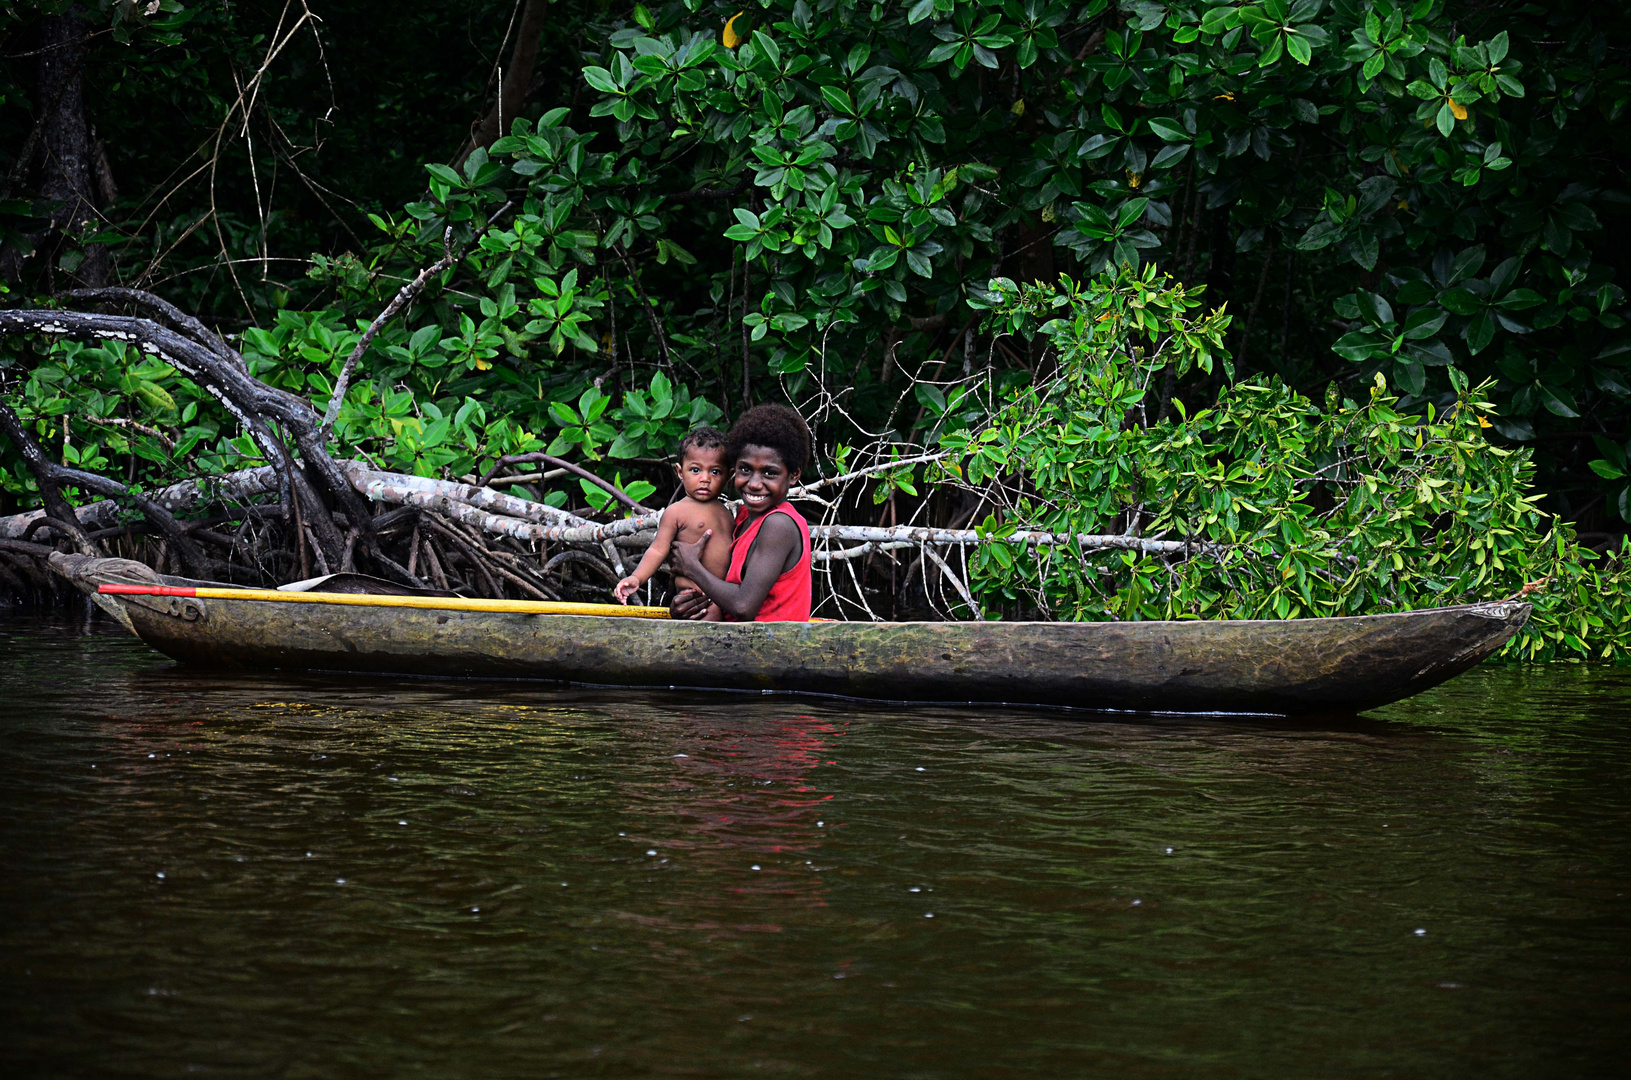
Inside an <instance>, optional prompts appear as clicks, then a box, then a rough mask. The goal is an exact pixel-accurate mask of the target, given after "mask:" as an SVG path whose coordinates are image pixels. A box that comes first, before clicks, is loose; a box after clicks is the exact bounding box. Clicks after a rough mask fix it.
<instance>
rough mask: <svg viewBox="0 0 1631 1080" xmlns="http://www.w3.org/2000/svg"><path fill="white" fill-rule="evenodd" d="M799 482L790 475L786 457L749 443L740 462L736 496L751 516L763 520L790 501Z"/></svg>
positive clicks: (791, 473)
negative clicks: (793, 487)
mask: <svg viewBox="0 0 1631 1080" xmlns="http://www.w3.org/2000/svg"><path fill="white" fill-rule="evenodd" d="M798 478H799V474H798V473H796V472H789V471H788V469H787V465H786V463H785V462H783V461H782V456H781V455H780V454H778V453H777V452H776V451H774V450H772V449H771V448H770V447H768V446H759V445H757V444H755V443H749V444H748V445H746V446H744V447H742V453H741V454H740V455H738V456H737V459H736V475H735V481H736V493H737V494H738V495H740V496H741V498H742V505H743V506H745V507H746V508H747V511H748V513H749V514H751V515H752V516H754V517H757V516H759V515H760V514H762V513H764V512H765V511H766V510H771V509H774V508H775V507H776V506H777V505H778V504H780V503H781V502H782V501H784V500H785V499H786V498H787V492H788V489H790V488H791V487H792V486H793V485H794V484H795V483H796V482H797V481H798Z"/></svg>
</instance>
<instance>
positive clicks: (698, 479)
mask: <svg viewBox="0 0 1631 1080" xmlns="http://www.w3.org/2000/svg"><path fill="white" fill-rule="evenodd" d="M675 469H676V471H678V472H679V474H680V483H681V484H684V485H685V495H686V498H689V499H695V500H697V501H698V502H708V501H709V500H711V499H717V498H719V493H720V491H721V490H722V489H723V488H724V486H725V449H724V447H715V448H713V449H711V450H702V449H697V448H695V447H693V448H691V449H689V450H687V451H686V452H685V457H684V458H682V459H681V460H680V463H679V465H677V466H675Z"/></svg>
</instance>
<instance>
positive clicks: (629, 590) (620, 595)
mask: <svg viewBox="0 0 1631 1080" xmlns="http://www.w3.org/2000/svg"><path fill="white" fill-rule="evenodd" d="M639 587H640V579H639V578H637V577H635V576H634V575H633V574H630V575H629V576H628V577H626V578H624V579H623V580H622V581H619V582H618V583H617V586H616V587H615V588H613V589H612V595H613V596H615V597H617V599H618V602H619V603H622V604H626V603H628V602H629V597H631V596H633V595H634V591H635V590H636V589H638V588H639Z"/></svg>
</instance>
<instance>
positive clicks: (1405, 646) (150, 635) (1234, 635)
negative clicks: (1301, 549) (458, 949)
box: [51, 555, 1530, 715]
mask: <svg viewBox="0 0 1631 1080" xmlns="http://www.w3.org/2000/svg"><path fill="white" fill-rule="evenodd" d="M51 561H52V565H53V567H54V568H55V569H56V570H57V571H58V572H59V573H61V574H63V575H64V576H65V577H67V578H68V579H69V580H71V581H73V582H74V583H75V584H76V585H78V586H79V587H80V588H81V589H83V590H84V591H86V592H87V593H92V594H96V592H97V589H98V587H99V586H101V585H120V584H122V585H124V586H126V587H130V586H133V585H161V586H169V587H173V588H178V589H181V590H183V591H185V590H186V589H187V588H188V587H190V586H200V585H210V584H212V583H208V582H195V581H191V580H189V579H185V578H176V577H165V576H160V575H156V574H154V572H153V571H152V570H151V569H149V568H148V567H146V566H143V565H141V564H140V563H132V562H128V561H125V560H121V559H92V558H88V557H84V556H76V555H67V556H65V555H55V556H53V557H52V560H51ZM386 587H387V588H390V587H389V586H386ZM204 591H208V590H204ZM251 595H253V594H251ZM93 598H94V599H95V600H96V601H97V602H98V603H99V604H101V605H102V606H103V607H104V608H105V609H107V610H108V611H109V612H110V613H111V614H113V615H114V616H115V617H116V618H118V619H119V620H120V621H121V622H123V623H124V624H125V626H126V627H128V628H129V629H130V630H131V631H132V632H133V633H135V634H136V636H138V637H140V638H141V639H142V640H143V641H145V642H146V643H147V644H149V645H151V646H152V647H153V648H155V649H157V650H158V651H159V652H161V653H163V654H165V655H166V656H169V657H171V658H173V659H175V660H177V661H180V662H181V663H183V664H189V665H198V666H202V667H204V668H207V669H211V670H221V669H230V668H238V669H263V670H265V669H280V670H304V671H344V672H369V673H380V674H387V673H389V674H405V675H415V676H441V677H500V678H521V679H536V680H544V681H549V682H555V683H574V684H588V685H601V686H628V687H683V688H697V689H718V690H749V691H783V692H790V693H807V694H826V695H841V696H846V697H853V698H862V699H871V700H880V701H905V702H971V703H1005V704H1035V705H1050V706H1070V707H1074V708H1082V709H1101V710H1126V711H1134V712H1205V713H1267V714H1281V715H1308V714H1321V713H1353V712H1358V711H1360V710H1363V709H1369V708H1374V707H1375V706H1378V705H1384V704H1387V703H1388V702H1392V701H1398V700H1399V699H1401V698H1405V697H1409V696H1410V695H1412V694H1416V693H1420V692H1421V691H1423V690H1426V689H1428V688H1429V687H1432V686H1436V685H1438V684H1439V683H1442V682H1444V681H1445V680H1446V679H1449V678H1452V677H1454V676H1456V675H1459V674H1460V673H1462V672H1464V671H1466V670H1467V669H1469V668H1471V667H1473V666H1474V665H1476V664H1477V663H1478V662H1479V661H1481V660H1483V659H1484V658H1485V657H1487V656H1489V655H1490V654H1491V653H1493V652H1495V651H1496V650H1497V649H1499V648H1500V647H1501V646H1502V645H1503V644H1505V643H1506V642H1507V640H1509V639H1510V638H1511V637H1512V636H1513V635H1514V634H1516V633H1517V632H1518V631H1519V630H1520V629H1522V627H1523V625H1524V623H1525V622H1526V621H1527V620H1528V618H1529V614H1530V605H1529V604H1527V603H1522V602H1517V601H1506V602H1500V603H1485V604H1468V605H1464V606H1460V607H1445V608H1433V609H1429V610H1424V611H1409V612H1399V613H1395V614H1386V615H1365V616H1354V617H1344V618H1325V619H1290V620H1283V621H1273V620H1262V621H1259V620H1235V621H1192V622H1120V623H1056V622H1049V623H1043V622H955V623H929V622H921V623H861V622H854V623H846V622H820V623H747V624H731V623H701V622H681V621H673V620H667V619H653V618H617V617H604V616H599V615H537V614H525V613H520V612H514V611H493V610H486V611H482V610H467V609H463V608H461V606H460V605H461V603H462V602H461V601H459V600H458V599H457V598H451V599H450V598H447V597H446V595H445V594H444V595H443V596H441V597H432V596H422V597H419V598H418V599H413V598H409V599H407V600H398V599H394V598H393V601H392V602H393V603H396V602H400V603H404V604H407V605H408V606H398V607H370V606H354V605H356V603H357V601H355V600H354V599H352V600H350V601H345V602H342V601H340V600H336V601H333V602H327V601H318V602H302V603H286V602H276V601H275V600H274V599H272V598H268V599H245V598H231V599H217V598H196V597H186V596H156V595H118V596H106V595H94V596H93ZM314 599H315V598H314ZM489 603H492V602H489ZM421 604H422V605H424V606H418V605H421ZM450 605H451V606H450Z"/></svg>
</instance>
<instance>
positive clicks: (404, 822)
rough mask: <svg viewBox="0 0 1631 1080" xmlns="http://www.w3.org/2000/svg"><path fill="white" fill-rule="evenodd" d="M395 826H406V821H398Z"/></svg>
mask: <svg viewBox="0 0 1631 1080" xmlns="http://www.w3.org/2000/svg"><path fill="white" fill-rule="evenodd" d="M397 824H398V825H406V824H407V822H406V821H399V822H397Z"/></svg>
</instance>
